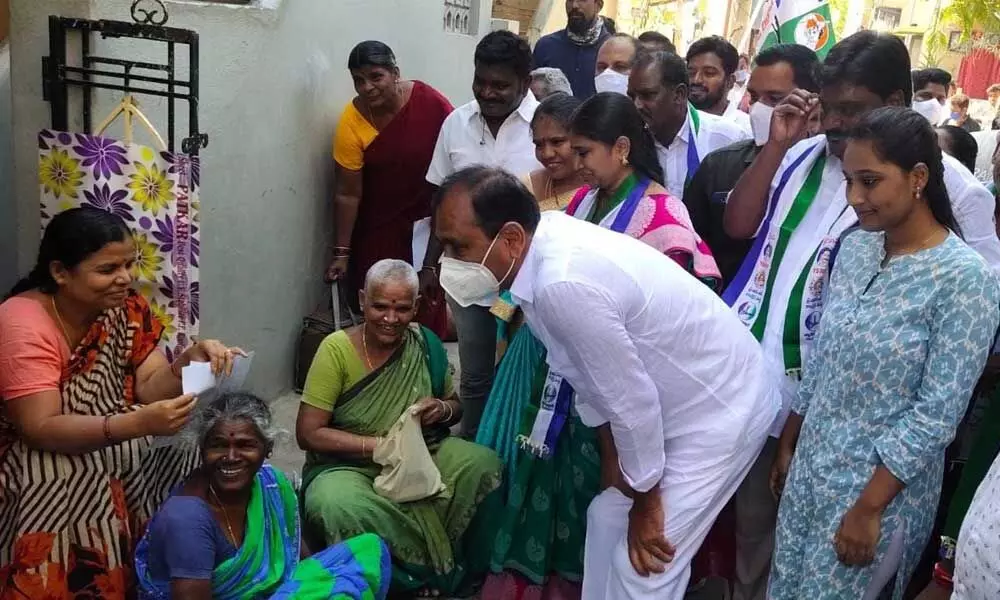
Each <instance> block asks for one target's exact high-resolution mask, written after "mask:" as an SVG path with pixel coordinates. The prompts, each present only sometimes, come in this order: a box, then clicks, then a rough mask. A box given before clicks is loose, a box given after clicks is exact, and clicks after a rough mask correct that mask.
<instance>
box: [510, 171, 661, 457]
mask: <svg viewBox="0 0 1000 600" xmlns="http://www.w3.org/2000/svg"><path fill="white" fill-rule="evenodd" d="M649 184H650V181H649V179H646V178H645V177H641V178H640V177H637V176H636V175H635V174H634V173H633V174H632V175H629V176H628V177H627V178H626V179H625V181H624V182H622V184H621V185H620V186H618V189H617V190H615V192H614V194H613V195H612V197H611V201H610V202H608V204H607V206H606V207H604V208H603V210H600V211H598V210H597V202H596V195H597V192H598V190H597V188H594V189H593V190H591V191H590V192H588V193H587V194H586V197H591V196H593V197H594V198H593V200H594V201H593V202H592V203H590V208H589V212H590V214H589V215H587V219H586V220H587V221H590V222H591V223H600V222H601V220H602V219H603V218H604V217H605V216H607V215H608V214H609V213H610V212H611V211H612V210H614V209H615V208H616V207H618V206H621V209H620V210H619V211H618V215H617V216H616V217H615V220H614V223H612V225H611V227H610V228H609V229H611V231H614V232H617V233H624V232H625V228H626V227H628V224H629V222H630V221H631V220H632V216H633V215H634V214H635V209H636V208H637V207H638V206H639V201H640V200H642V198H643V196H644V195H645V193H646V189H647V188H648V187H649ZM582 198H584V197H583V196H580V195H579V194H578V195H577V198H576V199H575V201H574V202H571V203H570V205H569V206H567V207H566V214H568V215H570V216H576V212H577V210H578V209H579V208H580V206H581V205H583V204H586V202H584V201H582V200H581V199H582ZM572 401H573V387H572V386H571V385H570V384H569V382H568V381H566V380H565V379H563V378H562V376H560V375H559V374H558V373H555V372H553V371H551V370H549V371H548V373H547V374H546V377H545V381H544V383H543V384H542V385H541V401H540V403H539V404H540V406H539V408H538V412H537V413H536V414H535V418H534V421H533V422H532V423H531V425H530V427H528V428H527V431H528V433H527V434H524V433H522V434H521V435H519V436H517V442H518V445H520V446H521V448H523V449H524V450H525V451H527V452H531V453H532V454H534V455H536V456H538V457H541V458H546V459H547V458H549V457H551V456H552V453H553V452H555V448H556V441H557V440H558V439H559V434H560V432H562V428H563V425H565V424H566V419H567V417H568V416H569V409H570V404H571V403H572Z"/></svg>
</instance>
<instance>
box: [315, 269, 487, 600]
mask: <svg viewBox="0 0 1000 600" xmlns="http://www.w3.org/2000/svg"><path fill="white" fill-rule="evenodd" d="M418 293H419V282H418V280H417V273H416V271H414V269H413V267H411V266H410V265H409V264H408V263H406V262H403V261H400V260H395V259H385V260H381V261H379V262H377V263H375V264H374V265H373V266H372V267H371V269H369V271H368V273H367V275H366V277H365V286H364V290H363V291H362V292H360V294H359V295H360V300H361V307H362V310H363V313H364V317H365V323H364V324H363V325H360V326H358V327H354V328H351V329H347V330H344V331H338V332H336V333H333V334H331V335H329V336H327V338H326V339H325V340H323V342H322V344H321V345H320V347H319V350H318V351H317V353H316V357H315V358H314V359H313V364H312V366H311V367H310V369H309V376H308V377H307V378H306V385H305V390H304V391H303V394H302V404H300V406H299V415H298V421H297V423H296V437H297V438H298V441H299V446H300V447H302V449H303V450H305V451H306V452H307V453H308V454H307V457H306V465H305V468H304V472H303V484H302V496H303V505H304V507H305V509H304V512H305V520H306V522H307V524H308V525H307V527H308V528H309V530H310V533H311V534H316V536H317V537H319V538H322V542H325V543H327V544H335V543H337V542H340V541H341V540H344V539H346V538H349V537H351V536H354V535H357V534H359V533H362V532H366V531H373V532H376V533H378V534H379V535H380V536H381V537H382V538H383V539H384V540H385V541H386V543H387V544H388V546H389V549H390V551H391V553H392V561H393V572H392V586H391V587H392V591H393V592H401V593H412V592H421V591H422V592H424V593H429V594H431V595H436V594H435V592H436V593H441V594H444V595H463V594H466V593H468V592H471V591H472V590H473V588H474V586H475V584H476V583H477V580H478V579H480V578H481V577H480V576H481V575H482V574H483V573H485V572H486V568H487V560H488V557H487V556H486V554H487V552H488V548H489V544H488V543H487V542H485V540H487V539H489V540H492V539H493V537H492V532H490V531H489V530H484V529H481V528H480V525H481V524H482V522H483V519H477V518H475V517H476V515H477V512H478V513H480V514H485V513H489V512H491V511H490V509H489V506H490V503H492V502H496V503H497V504H498V505H499V497H498V495H497V494H491V492H493V491H494V490H496V489H497V488H498V487H499V486H500V464H499V461H498V460H497V457H496V454H494V453H493V451H491V450H490V449H488V448H484V447H482V446H477V445H476V444H473V443H472V442H468V441H466V440H462V439H458V438H456V437H451V436H450V435H449V426H451V425H453V424H454V423H457V422H458V421H459V419H461V417H462V405H461V404H460V403H459V401H458V398H457V395H456V394H455V391H454V387H453V385H452V378H451V370H450V367H449V365H448V359H447V354H446V352H445V350H444V346H443V345H442V344H441V341H440V340H439V339H438V338H437V336H435V335H434V334H433V333H432V332H431V331H430V330H428V329H427V328H426V327H420V326H419V325H417V324H415V323H413V320H414V317H415V316H416V314H417V309H418V301H419V297H418ZM406 411H414V412H416V413H418V414H419V415H420V420H421V425H422V433H423V438H424V442H425V444H426V445H427V448H428V450H429V451H430V455H431V459H432V461H433V463H434V465H433V466H435V467H437V470H438V472H439V473H440V475H441V481H442V482H443V483H444V485H445V490H444V491H443V492H440V493H438V494H436V495H433V496H430V497H428V498H424V499H421V500H414V501H411V502H405V503H398V502H395V501H393V500H391V499H389V498H387V497H385V496H383V495H380V494H379V493H378V492H377V491H376V490H375V489H374V486H373V483H374V480H375V478H376V476H378V475H379V473H380V472H381V470H382V468H381V467H380V466H379V465H378V464H375V462H373V458H374V453H375V449H376V448H381V445H380V442H382V441H383V440H384V437H385V436H386V434H387V433H388V432H389V430H390V429H391V428H392V427H393V425H394V424H395V423H396V422H397V421H398V420H399V419H400V417H401V415H403V414H404V412H406ZM404 458H405V457H404ZM310 539H311V538H310Z"/></svg>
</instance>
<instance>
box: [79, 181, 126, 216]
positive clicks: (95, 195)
mask: <svg viewBox="0 0 1000 600" xmlns="http://www.w3.org/2000/svg"><path fill="white" fill-rule="evenodd" d="M83 196H84V198H86V200H84V202H83V204H85V205H88V206H93V207H94V208H99V209H101V210H106V211H108V212H109V213H111V214H113V215H116V216H119V217H121V218H122V219H124V220H126V221H128V222H129V223H131V222H132V221H135V217H134V216H133V215H132V207H131V206H130V205H129V203H128V202H126V201H125V198H126V197H128V190H115V191H113V192H112V191H111V188H110V187H109V186H108V184H106V183H105V184H103V185H102V184H97V183H95V184H94V191H93V192H90V191H87V190H83Z"/></svg>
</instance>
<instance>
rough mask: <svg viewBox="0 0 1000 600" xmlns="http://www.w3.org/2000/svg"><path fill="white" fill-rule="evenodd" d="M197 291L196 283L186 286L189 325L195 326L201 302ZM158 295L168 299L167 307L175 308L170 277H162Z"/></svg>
mask: <svg viewBox="0 0 1000 600" xmlns="http://www.w3.org/2000/svg"><path fill="white" fill-rule="evenodd" d="M199 291H200V290H199V286H198V282H197V281H195V282H194V283H191V284H190V285H189V286H188V301H189V302H190V308H191V319H190V320H191V325H194V324H196V323H197V322H198V318H199V313H198V310H199V306H200V300H201V297H200V294H199ZM160 293H161V294H163V296H164V297H166V298H167V299H168V300H167V306H170V307H171V308H173V307H175V306H177V301H176V300H174V293H175V292H174V280H173V279H172V278H171V277H170V276H167V275H165V276H164V277H163V284H162V285H161V286H160Z"/></svg>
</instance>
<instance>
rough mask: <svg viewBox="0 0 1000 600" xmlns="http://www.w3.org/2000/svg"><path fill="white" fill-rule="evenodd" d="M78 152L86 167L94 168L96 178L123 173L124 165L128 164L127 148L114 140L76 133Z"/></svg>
mask: <svg viewBox="0 0 1000 600" xmlns="http://www.w3.org/2000/svg"><path fill="white" fill-rule="evenodd" d="M76 141H77V144H78V145H76V146H73V151H74V152H76V153H77V154H78V155H79V156H80V158H81V159H83V162H82V163H81V165H82V166H84V167H93V168H94V179H96V180H97V181H100V180H101V178H102V177H103V178H105V179H111V174H112V173H113V174H115V175H121V174H122V165H127V164H128V158H126V157H125V148H123V147H122V146H119V145H118V144H117V143H115V141H114V140H111V139H108V138H102V137H95V136H92V135H84V134H80V133H78V134H76Z"/></svg>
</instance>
